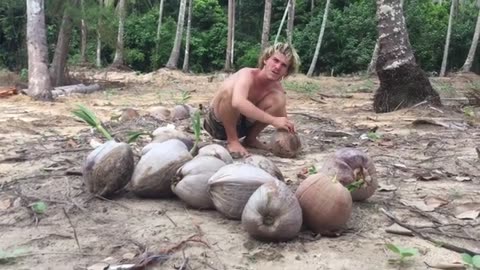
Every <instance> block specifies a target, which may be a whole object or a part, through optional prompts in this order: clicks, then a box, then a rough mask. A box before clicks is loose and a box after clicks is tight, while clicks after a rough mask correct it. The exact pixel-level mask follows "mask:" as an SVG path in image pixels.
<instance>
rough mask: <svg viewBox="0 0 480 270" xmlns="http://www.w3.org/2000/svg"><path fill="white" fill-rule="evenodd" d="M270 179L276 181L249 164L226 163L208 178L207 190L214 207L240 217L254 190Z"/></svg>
mask: <svg viewBox="0 0 480 270" xmlns="http://www.w3.org/2000/svg"><path fill="white" fill-rule="evenodd" d="M270 181H278V180H277V179H276V178H275V177H273V176H272V175H270V174H269V173H267V172H266V171H264V170H262V169H260V168H258V167H255V166H253V165H250V164H239V163H237V164H228V165H225V166H223V167H222V168H220V170H218V171H217V172H216V173H215V174H214V175H212V177H210V179H209V180H208V192H209V194H210V197H211V198H212V201H213V204H214V205H215V208H216V209H217V210H218V211H219V212H220V213H222V214H224V215H225V216H226V217H228V218H231V219H240V218H241V217H242V211H243V208H244V207H245V204H246V203H247V201H248V199H249V198H250V196H251V195H252V193H253V192H255V190H256V189H257V188H258V187H259V186H261V185H262V184H265V183H267V182H270Z"/></svg>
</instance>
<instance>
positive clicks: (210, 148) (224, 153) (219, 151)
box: [198, 144, 233, 164]
mask: <svg viewBox="0 0 480 270" xmlns="http://www.w3.org/2000/svg"><path fill="white" fill-rule="evenodd" d="M198 156H213V157H216V158H218V159H221V160H223V161H224V162H225V163H227V164H231V163H233V158H232V156H231V155H230V153H229V152H228V150H227V149H226V148H225V147H223V146H221V145H219V144H209V145H205V146H204V147H202V148H200V149H199V150H198Z"/></svg>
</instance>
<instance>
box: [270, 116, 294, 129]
mask: <svg viewBox="0 0 480 270" xmlns="http://www.w3.org/2000/svg"><path fill="white" fill-rule="evenodd" d="M272 126H274V127H275V128H277V129H284V130H287V131H288V132H295V126H294V125H293V122H291V121H290V120H288V118H287V117H275V118H274V120H273V122H272Z"/></svg>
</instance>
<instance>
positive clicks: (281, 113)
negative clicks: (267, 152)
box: [204, 43, 299, 156]
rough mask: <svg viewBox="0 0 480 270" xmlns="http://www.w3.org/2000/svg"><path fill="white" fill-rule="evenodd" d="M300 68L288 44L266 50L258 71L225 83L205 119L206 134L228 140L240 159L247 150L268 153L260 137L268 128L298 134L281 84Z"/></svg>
mask: <svg viewBox="0 0 480 270" xmlns="http://www.w3.org/2000/svg"><path fill="white" fill-rule="evenodd" d="M298 65H299V58H298V55H297V53H296V51H295V49H294V48H293V47H292V46H291V45H289V44H287V43H277V44H275V45H273V46H270V47H268V48H267V49H265V51H264V52H263V54H262V56H261V57H260V58H259V61H258V68H243V69H241V70H239V71H237V72H236V73H234V74H232V75H231V76H230V77H228V78H227V79H226V80H225V81H224V82H223V84H222V86H221V87H220V89H219V90H218V92H217V93H216V94H215V97H214V98H213V100H212V102H211V104H210V108H211V109H210V111H209V112H208V114H207V115H206V117H205V121H204V128H205V130H206V131H207V132H208V133H210V135H212V136H213V137H214V138H216V139H219V140H227V148H228V150H229V151H230V153H232V154H239V155H241V156H246V155H248V151H247V150H246V149H245V147H244V146H247V147H254V148H260V149H267V147H266V146H265V145H264V144H263V143H261V142H260V141H258V139H257V136H258V135H259V134H260V132H261V131H262V130H263V129H264V128H265V127H267V126H268V125H272V126H273V127H275V128H277V129H285V130H288V131H290V132H295V127H294V125H293V122H291V121H290V120H289V119H288V118H287V111H286V96H285V90H284V89H283V87H282V85H281V83H280V81H281V80H282V79H283V78H284V77H286V76H288V75H290V74H292V73H294V72H296V71H297V69H298ZM242 137H245V139H244V140H243V145H242V144H241V143H240V140H239V139H240V138H242Z"/></svg>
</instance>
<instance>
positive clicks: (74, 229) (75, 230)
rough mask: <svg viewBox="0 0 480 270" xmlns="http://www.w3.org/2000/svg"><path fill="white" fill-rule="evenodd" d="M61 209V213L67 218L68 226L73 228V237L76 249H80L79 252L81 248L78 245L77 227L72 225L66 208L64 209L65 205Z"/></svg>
mask: <svg viewBox="0 0 480 270" xmlns="http://www.w3.org/2000/svg"><path fill="white" fill-rule="evenodd" d="M62 209H63V213H64V214H65V216H66V217H67V219H68V222H69V223H70V226H71V227H72V229H73V237H74V238H75V242H77V247H78V250H79V251H80V253H82V248H81V247H80V242H79V241H78V236H77V229H76V228H75V226H73V223H72V220H71V219H70V216H69V215H68V213H67V210H65V207H62Z"/></svg>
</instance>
